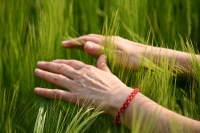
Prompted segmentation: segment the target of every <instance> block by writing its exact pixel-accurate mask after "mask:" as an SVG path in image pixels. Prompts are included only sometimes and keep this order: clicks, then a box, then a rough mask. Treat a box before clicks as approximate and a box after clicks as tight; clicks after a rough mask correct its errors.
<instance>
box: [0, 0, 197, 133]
mask: <svg viewBox="0 0 200 133" xmlns="http://www.w3.org/2000/svg"><path fill="white" fill-rule="evenodd" d="M198 5H200V1H196V0H176V1H173V0H165V1H161V0H156V1H148V0H96V1H94V0H87V1H84V0H48V1H47V0H46V1H45V0H43V1H42V0H18V1H16V0H0V16H1V19H0V132H2V133H3V132H6V133H12V132H29V133H30V132H48V133H49V132H53V133H54V132H129V130H128V129H126V128H125V127H123V126H121V127H115V126H113V123H112V121H113V118H111V117H110V116H107V115H105V114H101V112H99V111H98V110H96V111H93V112H91V111H90V109H82V108H79V107H76V106H73V105H70V104H68V103H63V102H58V101H53V100H47V99H44V98H41V97H39V96H36V95H35V94H34V93H33V89H34V88H35V87H36V86H41V87H46V88H58V87H56V86H54V85H52V84H50V83H47V82H44V81H42V80H41V79H38V78H37V77H35V76H34V70H35V68H36V67H37V65H36V64H37V61H42V60H45V61H51V60H54V59H58V58H63V59H77V60H81V61H83V62H85V63H87V64H91V65H95V63H96V58H94V57H91V56H90V55H88V54H86V53H85V52H84V51H82V50H73V49H64V48H62V47H61V41H62V40H65V39H67V38H69V36H70V37H78V36H81V35H85V34H89V33H97V34H102V33H103V34H109V35H113V34H114V33H115V31H117V26H116V25H117V24H119V25H120V29H119V31H117V35H119V36H121V37H124V38H127V39H129V40H133V41H135V42H140V43H145V44H149V45H155V46H163V47H168V48H172V49H177V50H182V51H188V52H191V53H192V52H193V53H194V52H196V53H198V44H199V43H200V34H199V31H200V22H199V20H200V19H199V18H200V9H199V7H198ZM116 12H118V14H117V17H118V21H115V20H114V21H113V14H115V15H116ZM105 23H107V24H108V25H109V24H110V23H111V24H113V25H111V26H110V27H109V26H108V27H107V28H106V25H103V24H105ZM103 29H104V30H103ZM184 42H185V43H184ZM192 46H194V49H193V47H192ZM164 64H165V65H163V66H162V67H160V68H155V69H154V71H152V70H150V69H149V70H143V69H141V70H140V71H138V72H136V73H135V72H130V71H126V70H124V69H122V68H118V67H115V66H114V67H111V70H112V72H113V73H114V74H116V75H117V76H118V77H119V78H120V79H121V80H122V81H123V82H124V83H126V84H127V85H129V86H131V87H140V88H141V92H142V93H143V94H145V95H146V96H148V97H149V98H151V99H152V100H154V101H156V102H158V103H159V104H161V105H162V106H164V107H166V108H169V109H171V110H173V111H176V112H178V113H180V114H182V115H184V116H187V117H190V118H194V119H197V120H200V114H199V112H200V106H199V102H198V100H199V94H200V88H199V81H200V72H199V71H198V70H199V66H198V64H197V63H195V62H194V64H195V68H194V69H195V70H196V75H197V76H196V77H194V78H192V79H190V80H182V79H181V80H180V79H177V77H176V76H173V75H172V74H171V73H170V71H171V72H172V70H168V67H166V66H168V65H166V64H167V62H165V63H164ZM109 66H112V63H111V61H110V64H109ZM147 81H148V82H147ZM99 114H100V115H99ZM137 121H139V120H137ZM140 126H141V122H140V121H139V122H137V124H136V125H135V127H134V128H135V130H134V132H137V131H138V129H139V127H140ZM146 126H147V127H148V128H147V132H151V131H152V128H153V127H151V124H149V125H148V124H147V125H146ZM175 130H176V128H174V131H175Z"/></svg>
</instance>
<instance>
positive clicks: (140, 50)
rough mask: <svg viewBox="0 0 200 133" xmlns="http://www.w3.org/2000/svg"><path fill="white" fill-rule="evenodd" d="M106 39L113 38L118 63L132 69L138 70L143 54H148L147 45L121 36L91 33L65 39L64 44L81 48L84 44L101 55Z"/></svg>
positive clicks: (95, 53)
mask: <svg viewBox="0 0 200 133" xmlns="http://www.w3.org/2000/svg"><path fill="white" fill-rule="evenodd" d="M106 40H111V42H112V43H113V44H114V46H115V47H116V49H114V50H112V51H111V52H113V53H114V54H115V55H116V58H117V59H118V60H117V63H119V65H122V66H125V67H127V68H129V69H132V70H137V69H138V67H139V65H140V61H141V56H143V55H145V54H146V48H147V46H146V45H143V44H139V43H135V42H132V41H129V40H127V39H124V38H121V37H119V36H107V37H105V36H102V35H97V34H89V35H85V36H81V37H78V38H75V39H73V40H68V41H63V42H62V45H63V46H64V47H66V48H79V47H81V46H82V45H84V47H83V48H84V50H85V51H86V52H87V53H89V54H91V55H93V56H99V55H100V54H101V53H102V51H103V50H104V49H105V45H108V44H106Z"/></svg>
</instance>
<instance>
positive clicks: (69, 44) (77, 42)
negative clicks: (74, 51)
mask: <svg viewBox="0 0 200 133" xmlns="http://www.w3.org/2000/svg"><path fill="white" fill-rule="evenodd" d="M102 39H103V36H100V35H98V36H97V35H85V36H81V37H78V38H75V39H72V40H67V41H63V42H62V46H64V47H66V48H74V47H80V46H82V45H84V44H85V42H88V41H91V42H94V43H97V44H100V43H101V40H102Z"/></svg>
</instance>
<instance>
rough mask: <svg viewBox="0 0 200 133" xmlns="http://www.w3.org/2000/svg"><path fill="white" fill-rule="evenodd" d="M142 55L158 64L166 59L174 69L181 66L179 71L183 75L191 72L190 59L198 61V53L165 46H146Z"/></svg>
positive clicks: (199, 58) (199, 57)
mask: <svg viewBox="0 0 200 133" xmlns="http://www.w3.org/2000/svg"><path fill="white" fill-rule="evenodd" d="M144 55H145V56H146V57H147V58H149V59H153V61H154V63H157V64H158V65H160V64H161V63H162V62H164V61H168V63H169V65H173V67H174V68H175V69H176V68H181V70H182V72H181V73H182V74H184V75H186V74H188V73H190V74H191V72H192V69H193V64H192V61H194V62H199V63H200V56H199V55H196V54H190V53H186V52H181V51H176V50H172V49H167V48H160V47H152V46H147V48H146V51H145V53H144Z"/></svg>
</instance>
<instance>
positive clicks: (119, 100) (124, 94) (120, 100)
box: [107, 86, 133, 117]
mask: <svg viewBox="0 0 200 133" xmlns="http://www.w3.org/2000/svg"><path fill="white" fill-rule="evenodd" d="M132 91H133V89H132V88H129V87H127V86H125V87H124V88H123V89H122V88H121V89H117V90H116V91H113V92H112V94H110V95H109V97H110V98H109V100H108V101H107V102H108V109H107V113H108V114H109V115H111V116H113V117H115V116H116V114H117V112H118V111H119V109H120V108H121V106H122V105H123V104H124V102H125V101H126V99H127V98H128V96H129V95H130V94H131V92H132Z"/></svg>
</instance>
